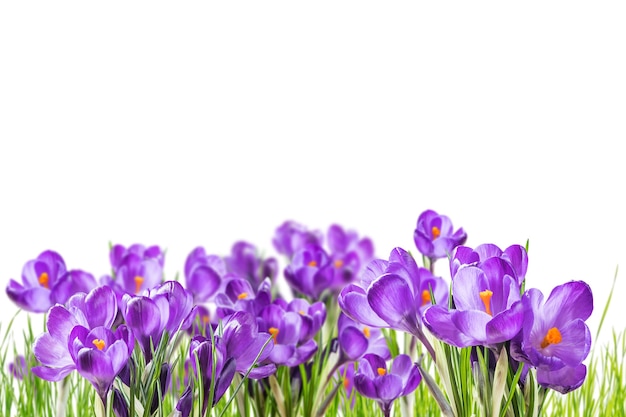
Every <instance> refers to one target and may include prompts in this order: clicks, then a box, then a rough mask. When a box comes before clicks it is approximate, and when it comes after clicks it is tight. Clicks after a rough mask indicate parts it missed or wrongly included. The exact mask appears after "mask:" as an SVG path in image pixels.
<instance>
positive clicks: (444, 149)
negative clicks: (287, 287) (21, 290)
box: [0, 1, 626, 335]
mask: <svg viewBox="0 0 626 417" xmlns="http://www.w3.org/2000/svg"><path fill="white" fill-rule="evenodd" d="M207 3H208V2H184V3H183V2H175V3H172V2H160V1H151V2H139V3H137V2H127V1H124V2H117V1H113V2H97V3H96V2H83V1H76V2H63V1H58V2H35V3H33V2H29V1H24V2H2V3H1V4H0V144H1V145H0V283H2V286H3V290H4V287H6V283H8V281H9V279H10V278H14V279H18V280H19V279H20V274H21V269H22V266H23V264H24V263H25V262H26V261H27V260H29V259H32V258H34V257H36V256H37V255H38V254H39V253H40V252H41V251H43V250H46V249H54V250H56V251H58V252H59V253H60V254H61V255H62V256H63V257H64V258H65V261H66V263H67V265H68V267H69V268H81V269H84V270H87V271H89V272H91V273H93V274H94V275H95V276H96V277H99V276H101V275H103V274H105V273H107V272H108V268H109V265H108V253H107V245H108V243H109V241H111V242H113V243H122V244H125V245H129V244H132V243H135V242H140V243H144V244H159V245H161V246H162V247H164V248H167V258H166V274H167V276H168V277H173V276H174V275H175V274H176V273H177V272H181V273H182V268H183V264H184V259H185V257H186V256H187V254H188V253H189V251H190V250H191V249H193V248H194V247H195V246H198V245H203V246H204V247H205V248H206V249H207V251H208V252H210V253H216V254H225V253H227V252H228V251H229V249H230V246H231V245H232V243H233V242H234V241H236V240H238V239H245V240H248V241H250V242H252V243H254V244H256V245H257V246H258V247H259V248H261V249H264V250H265V251H267V252H268V253H272V254H273V253H274V249H273V247H272V246H271V237H272V235H273V232H274V229H275V228H276V227H277V226H278V225H279V224H281V223H282V222H283V221H284V220H287V219H292V220H296V221H298V222H300V223H302V224H305V225H307V226H309V227H310V228H317V229H322V230H325V229H326V228H327V227H328V226H329V225H330V224H331V223H333V222H337V223H339V224H341V225H343V226H345V227H347V228H351V229H356V230H357V231H358V232H359V233H360V234H362V235H367V236H369V237H370V238H372V239H373V240H374V243H375V247H376V254H377V255H378V256H379V257H387V255H388V253H389V251H390V250H391V249H392V248H393V247H395V246H401V247H404V248H406V249H410V250H413V251H415V248H414V244H413V239H412V234H413V228H414V227H415V222H416V219H417V216H418V215H419V214H420V213H421V212H422V211H423V210H426V209H429V208H430V209H434V210H436V211H438V212H439V213H441V214H446V215H448V216H450V218H451V219H452V221H453V223H454V225H455V227H463V228H464V229H465V230H466V231H467V233H468V236H469V237H468V241H467V245H469V246H476V245H478V244H481V243H487V242H491V243H495V244H497V245H499V246H500V247H502V248H504V247H506V246H508V245H510V244H514V243H518V244H524V243H525V242H526V240H527V239H529V240H530V251H529V260H530V262H529V271H528V276H527V278H528V286H531V287H537V288H540V289H541V290H543V291H544V293H546V295H547V293H549V291H550V290H551V289H552V288H553V287H554V286H555V285H558V284H561V283H564V282H566V281H568V280H585V281H586V282H588V283H589V284H590V285H591V287H592V289H593V292H594V296H595V300H596V306H597V308H596V311H595V312H594V314H593V315H592V317H591V318H590V320H589V325H590V327H591V331H592V334H595V331H596V330H597V326H598V323H599V318H600V311H601V307H602V306H603V305H604V302H605V300H606V297H607V295H608V291H609V288H610V284H611V283H612V281H613V276H614V273H615V269H616V267H617V266H618V265H620V266H621V267H622V272H621V273H620V274H618V282H617V286H616V292H615V297H614V304H613V306H612V308H611V310H610V312H609V317H608V319H607V320H608V322H607V325H608V326H609V327H610V326H615V327H616V329H617V330H623V329H624V327H625V326H624V321H623V317H624V314H626V308H625V305H626V303H624V300H623V294H624V291H625V290H626V284H625V282H624V281H625V276H626V243H625V236H626V221H625V218H626V204H625V202H624V200H625V198H624V197H625V195H624V194H625V186H624V179H625V178H626V172H625V171H626V169H625V163H624V155H625V152H624V151H623V150H622V147H623V145H621V144H620V142H623V140H624V137H625V134H626V120H625V115H626V76H625V75H624V74H626V55H625V53H624V51H625V46H626V45H625V44H626V26H625V25H624V21H625V18H626V8H625V7H624V4H623V2H593V3H590V2H578V1H568V2H552V1H525V2H522V3H517V4H510V3H509V2H496V1H493V2H428V4H426V3H425V2H424V3H419V2H403V1H395V2H371V1H314V2H307V3H303V2H291V1H290V2H286V1H284V2H283V1H272V2H261V1H255V2H246V1H238V2H220V4H217V2H213V3H211V4H207ZM282 266H284V264H282ZM437 272H438V273H440V274H442V275H443V276H444V277H446V278H448V276H447V275H446V273H447V268H446V267H445V265H443V264H439V265H438V269H437ZM3 292H4V291H3ZM0 297H1V298H0V299H1V301H0V307H1V308H2V316H1V322H2V325H3V330H4V326H5V323H6V322H7V321H8V319H9V318H10V317H11V315H12V314H14V312H15V311H16V308H15V307H14V306H13V305H12V304H11V302H10V301H9V299H8V298H7V297H6V295H2V296H0ZM25 317H26V315H25V314H21V315H20V316H19V318H18V323H17V324H18V327H17V328H18V329H19V326H20V325H23V323H25ZM39 317H40V316H36V317H35V320H36V323H39V322H38V320H40V319H39ZM42 326H43V324H42ZM607 330H608V328H607ZM606 334H607V333H605V335H606Z"/></svg>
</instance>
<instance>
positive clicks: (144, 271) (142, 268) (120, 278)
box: [101, 253, 163, 300]
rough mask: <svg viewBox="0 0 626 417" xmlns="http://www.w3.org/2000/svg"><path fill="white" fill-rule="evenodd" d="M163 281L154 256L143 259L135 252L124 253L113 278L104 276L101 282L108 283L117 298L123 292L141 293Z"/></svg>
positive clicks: (161, 270) (159, 266)
mask: <svg viewBox="0 0 626 417" xmlns="http://www.w3.org/2000/svg"><path fill="white" fill-rule="evenodd" d="M162 281H163V267H162V266H161V264H160V263H159V260H158V259H156V258H147V259H144V258H142V257H141V256H139V255H137V254H136V253H128V254H126V255H125V256H124V257H123V258H122V260H121V262H120V264H119V266H118V268H117V270H116V271H115V278H114V279H113V278H111V277H109V276H104V277H102V279H101V283H102V284H104V285H109V286H110V287H111V288H113V290H114V291H115V292H116V294H117V295H118V300H121V298H122V297H123V296H124V295H125V294H141V293H142V292H143V291H146V290H150V289H152V288H155V287H156V286H158V285H159V284H161V282H162Z"/></svg>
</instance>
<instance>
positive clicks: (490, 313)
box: [424, 258, 523, 347]
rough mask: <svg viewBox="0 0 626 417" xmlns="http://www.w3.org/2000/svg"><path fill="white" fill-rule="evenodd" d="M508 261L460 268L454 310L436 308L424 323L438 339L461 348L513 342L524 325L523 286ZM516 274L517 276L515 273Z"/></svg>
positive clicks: (455, 281)
mask: <svg viewBox="0 0 626 417" xmlns="http://www.w3.org/2000/svg"><path fill="white" fill-rule="evenodd" d="M511 274H513V273H512V272H511V267H510V264H509V263H508V262H506V261H505V260H503V259H501V258H489V259H487V260H486V261H485V262H483V263H482V265H481V267H480V268H479V267H477V266H468V267H465V268H461V269H459V271H458V272H457V273H456V275H455V277H454V279H453V280H452V294H453V299H454V305H455V306H456V308H455V309H453V310H448V306H447V305H440V304H437V305H434V306H432V307H430V308H428V309H427V310H426V312H425V313H424V324H425V325H426V327H427V328H428V330H430V331H431V333H432V334H433V335H435V336H436V337H437V338H438V339H441V340H443V341H444V342H446V343H448V344H451V345H454V346H457V347H467V346H479V345H483V346H490V347H493V346H495V345H496V344H498V343H502V342H505V341H508V340H511V339H512V338H513V337H514V336H515V335H516V334H517V333H518V332H519V330H520V328H521V326H522V319H523V314H522V313H523V311H522V304H521V301H520V287H519V285H518V283H517V280H516V278H515V277H514V276H512V275H511ZM513 275H514V274H513Z"/></svg>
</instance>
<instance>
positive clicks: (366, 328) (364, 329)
mask: <svg viewBox="0 0 626 417" xmlns="http://www.w3.org/2000/svg"><path fill="white" fill-rule="evenodd" d="M363 334H364V335H365V337H367V338H368V339H369V338H370V336H371V335H372V333H371V332H370V328H369V327H367V326H363Z"/></svg>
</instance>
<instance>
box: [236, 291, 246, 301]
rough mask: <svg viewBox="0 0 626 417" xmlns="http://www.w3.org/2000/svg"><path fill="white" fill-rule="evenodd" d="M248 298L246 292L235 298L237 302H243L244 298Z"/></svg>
mask: <svg viewBox="0 0 626 417" xmlns="http://www.w3.org/2000/svg"><path fill="white" fill-rule="evenodd" d="M246 297H248V293H247V292H242V293H241V294H239V295H238V296H237V299H238V300H243V299H244V298H246Z"/></svg>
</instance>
